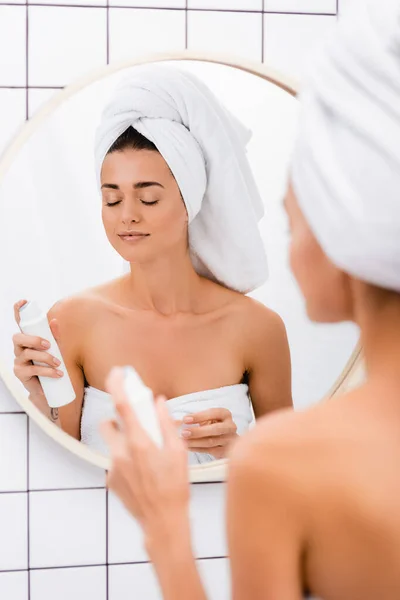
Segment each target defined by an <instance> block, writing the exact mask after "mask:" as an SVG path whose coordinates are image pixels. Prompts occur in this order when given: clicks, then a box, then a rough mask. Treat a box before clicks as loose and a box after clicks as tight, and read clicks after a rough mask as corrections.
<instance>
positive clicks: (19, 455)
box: [0, 415, 28, 535]
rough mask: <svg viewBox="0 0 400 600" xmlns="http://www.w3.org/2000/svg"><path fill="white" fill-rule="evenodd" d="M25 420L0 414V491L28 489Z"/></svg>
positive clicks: (19, 416) (21, 416)
mask: <svg viewBox="0 0 400 600" xmlns="http://www.w3.org/2000/svg"><path fill="white" fill-rule="evenodd" d="M27 422H28V418H27V416H26V415H2V416H1V419H0V492H21V491H25V490H27V489H28V485H27V483H28V479H27V478H28V461H27V457H28V454H27ZM0 535H1V533H0Z"/></svg>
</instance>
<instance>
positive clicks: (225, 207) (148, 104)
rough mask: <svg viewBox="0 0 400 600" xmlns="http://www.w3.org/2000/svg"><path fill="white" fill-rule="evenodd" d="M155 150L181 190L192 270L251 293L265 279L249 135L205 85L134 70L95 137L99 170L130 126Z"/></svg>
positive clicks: (183, 75)
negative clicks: (249, 159) (247, 145)
mask: <svg viewBox="0 0 400 600" xmlns="http://www.w3.org/2000/svg"><path fill="white" fill-rule="evenodd" d="M131 126H132V127H134V128H135V129H136V130H137V131H138V132H139V133H141V134H142V135H144V136H145V137H146V138H147V139H149V140H150V141H151V142H153V143H154V144H155V146H156V147H157V149H158V150H159V152H160V153H161V155H162V156H163V158H164V160H165V161H166V163H167V164H168V166H169V168H170V169H171V172H172V173H173V175H174V177H175V180H176V182H177V184H178V186H179V188H180V191H181V194H182V197H183V200H184V202H185V205H186V209H187V212H188V220H189V244H190V249H191V255H192V260H193V265H194V267H195V268H196V270H197V271H198V272H199V273H200V274H203V275H206V276H207V277H210V278H212V279H215V280H216V281H219V282H220V283H222V284H223V285H225V286H227V287H229V288H232V289H234V290H237V291H239V292H244V293H245V292H249V291H251V290H254V289H255V288H256V287H258V286H260V285H261V284H262V283H264V281H265V280H266V277H267V263H266V256H265V251H264V245H263V242H262V239H261V236H260V233H259V230H258V221H259V220H260V219H261V217H262V216H263V212H264V210H263V204H262V200H261V198H260V196H259V192H258V189H257V186H256V183H255V181H254V177H253V174H252V172H251V168H250V165H249V162H248V159H247V156H246V144H247V143H248V141H249V139H250V137H251V132H250V131H249V130H247V129H246V128H245V127H244V126H243V124H242V123H240V122H239V121H238V120H237V119H236V118H235V117H234V116H233V115H231V114H230V113H229V112H228V111H227V110H226V109H225V108H224V107H223V106H222V105H221V104H220V103H219V101H218V100H217V98H216V97H215V96H214V95H213V94H212V92H211V91H210V90H209V89H208V88H207V86H206V85H205V84H204V83H202V82H201V81H200V80H199V79H197V78H196V77H194V76H193V75H192V74H190V73H188V72H186V71H183V70H179V69H176V68H172V67H168V66H165V65H163V66H161V65H154V64H153V65H145V66H141V67H135V68H134V69H132V71H131V72H130V75H129V76H128V77H126V78H125V79H124V80H123V81H122V82H121V83H120V84H119V86H118V87H117V89H116V91H115V93H114V97H113V98H112V99H111V101H110V103H109V104H108V105H107V107H106V108H105V110H104V113H103V115H102V119H101V123H100V125H99V128H98V130H97V134H96V148H95V157H96V170H97V179H98V182H100V173H101V166H102V164H103V161H104V158H105V156H106V154H107V152H108V150H109V149H110V147H111V146H112V144H113V143H114V142H115V141H116V139H117V138H118V137H119V136H120V135H121V134H122V133H123V132H124V131H126V129H128V128H129V127H131Z"/></svg>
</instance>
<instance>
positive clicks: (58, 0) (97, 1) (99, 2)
mask: <svg viewBox="0 0 400 600" xmlns="http://www.w3.org/2000/svg"><path fill="white" fill-rule="evenodd" d="M29 1H30V2H31V3H32V4H33V3H36V4H50V5H53V4H67V5H72V6H73V5H75V4H76V5H80V6H82V5H85V6H86V5H93V6H103V5H104V6H106V5H107V0H29Z"/></svg>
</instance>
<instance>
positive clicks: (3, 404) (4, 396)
mask: <svg viewBox="0 0 400 600" xmlns="http://www.w3.org/2000/svg"><path fill="white" fill-rule="evenodd" d="M3 91H7V92H8V91H9V90H0V154H1V152H2V134H3V133H4V130H3V119H4V121H5V120H6V117H7V116H10V120H11V121H13V111H12V105H11V101H12V98H13V95H12V94H11V95H10V96H8V94H6V96H7V109H6V110H4V111H3V107H2V102H1V99H2V96H3V94H2V92H3ZM11 91H18V92H19V91H20V90H11ZM23 94H24V97H25V92H23ZM18 99H19V97H18V96H16V101H18ZM7 110H9V112H7ZM24 113H25V100H24ZM21 123H22V121H21ZM21 123H20V124H21ZM7 125H9V123H4V129H6V128H7ZM10 129H11V130H15V129H17V126H16V125H14V126H11V127H10ZM12 133H14V131H11V133H10V134H9V135H8V141H10V139H11V134H12ZM3 149H4V147H3ZM10 375H12V374H11V373H10ZM2 412H22V408H21V407H20V405H19V404H18V402H17V401H16V400H15V399H14V397H13V396H12V395H11V393H10V392H9V391H8V389H7V388H6V386H5V383H4V382H3V380H2V379H1V377H0V413H2Z"/></svg>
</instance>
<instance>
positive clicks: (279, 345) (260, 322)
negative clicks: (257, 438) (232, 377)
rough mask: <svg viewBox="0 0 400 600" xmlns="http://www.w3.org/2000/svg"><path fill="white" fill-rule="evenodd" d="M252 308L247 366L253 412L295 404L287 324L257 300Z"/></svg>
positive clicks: (248, 334)
mask: <svg viewBox="0 0 400 600" xmlns="http://www.w3.org/2000/svg"><path fill="white" fill-rule="evenodd" d="M251 302H252V306H250V307H249V308H250V310H249V318H248V322H249V327H248V333H247V335H246V363H247V364H246V368H247V372H248V377H249V391H250V397H251V400H252V404H253V408H254V413H255V416H256V418H259V417H261V416H263V415H265V414H267V413H270V412H272V411H275V410H278V409H281V408H289V407H292V406H293V402H292V389H291V388H292V381H291V379H292V378H291V364H290V351H289V344H288V339H287V335H286V328H285V325H284V323H283V321H282V319H281V318H280V316H279V315H277V314H276V313H275V312H273V311H271V310H270V309H268V308H266V307H265V306H263V305H262V304H259V303H258V302H254V301H251Z"/></svg>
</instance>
